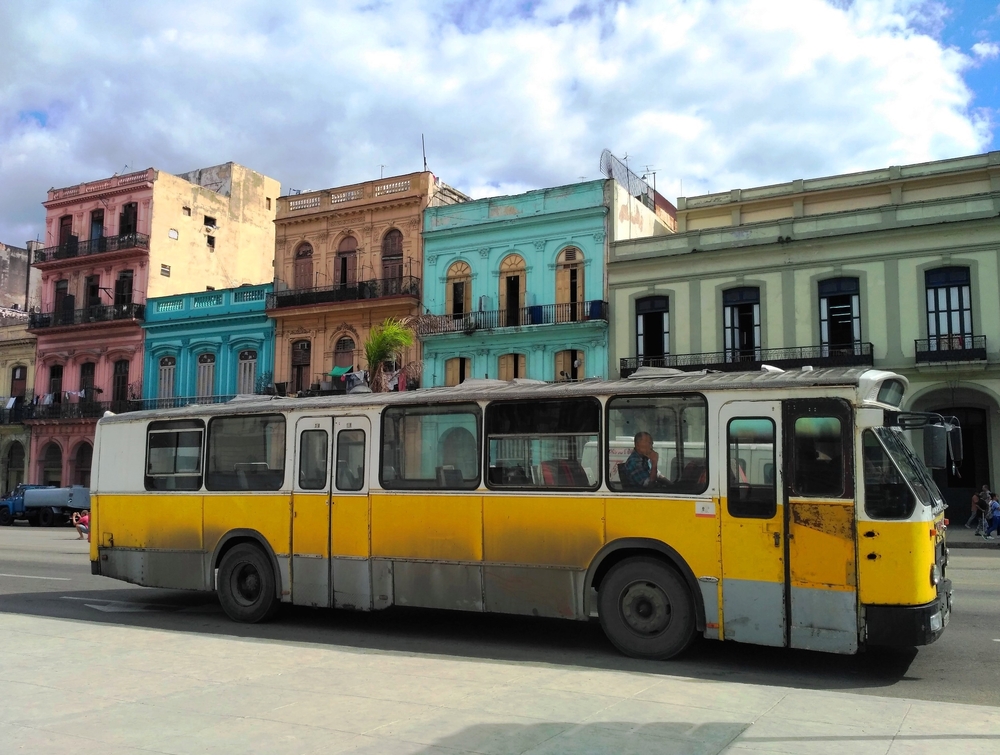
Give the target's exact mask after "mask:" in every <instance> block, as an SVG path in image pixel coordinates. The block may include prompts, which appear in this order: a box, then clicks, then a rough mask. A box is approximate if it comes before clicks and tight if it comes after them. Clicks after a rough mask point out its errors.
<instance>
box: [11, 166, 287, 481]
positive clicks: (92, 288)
mask: <svg viewBox="0 0 1000 755" xmlns="http://www.w3.org/2000/svg"><path fill="white" fill-rule="evenodd" d="M279 193H280V185H279V184H278V182H277V181H275V180H274V179H271V178H268V177H266V176H263V175H261V174H259V173H256V172H255V171H252V170H250V169H248V168H245V167H243V166H241V165H237V164H235V163H226V164H224V165H218V166H214V167H211V168H204V169H200V170H196V171H192V172H190V173H186V174H183V175H181V176H174V175H170V174H168V173H165V172H163V171H158V170H155V169H153V168H149V169H147V170H144V171H139V172H136V173H130V174H127V175H121V176H112V177H111V178H107V179H102V180H99V181H93V182H90V183H85V184H80V185H79V186H71V187H66V188H62V189H52V190H50V191H49V195H48V200H47V201H46V202H45V203H44V205H45V208H46V219H45V225H46V230H45V233H46V244H47V246H46V247H45V248H42V249H39V250H36V251H35V252H34V253H33V262H32V264H33V266H34V267H35V268H36V269H37V270H38V271H39V272H40V274H41V290H42V294H41V306H40V308H39V311H35V312H32V313H31V314H30V315H29V330H30V332H32V333H33V334H34V335H35V336H36V338H37V353H36V368H35V369H36V376H35V384H36V386H38V390H37V392H36V394H37V395H36V397H35V403H34V404H33V406H32V407H31V409H30V411H29V412H28V415H27V417H26V422H27V423H28V424H29V425H30V426H31V427H32V441H31V443H32V446H31V454H30V455H31V464H30V467H29V481H31V482H45V483H49V484H56V485H67V484H89V479H90V460H91V456H92V452H93V435H94V425H95V423H96V421H97V418H98V417H99V416H101V414H103V412H104V411H105V410H108V409H110V410H112V411H128V410H129V409H131V408H137V407H138V406H141V399H142V394H143V391H142V371H143V329H142V323H143V321H144V319H145V316H146V302H147V299H148V298H149V297H158V296H168V295H172V294H176V293H182V292H188V291H198V290H205V289H215V288H226V287H231V286H234V285H239V284H242V283H250V284H257V283H263V282H266V281H267V280H268V279H269V278H270V274H271V264H270V262H271V255H272V249H273V244H274V227H273V222H272V221H273V218H274V211H275V210H274V208H275V206H276V203H277V197H278V194H279Z"/></svg>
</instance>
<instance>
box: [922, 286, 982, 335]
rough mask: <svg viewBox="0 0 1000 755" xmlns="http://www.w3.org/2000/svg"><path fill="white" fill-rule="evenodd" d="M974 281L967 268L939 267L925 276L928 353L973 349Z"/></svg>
mask: <svg viewBox="0 0 1000 755" xmlns="http://www.w3.org/2000/svg"><path fill="white" fill-rule="evenodd" d="M971 280H972V278H971V276H970V274H969V268H967V267H939V268H936V269H935V270H928V271H927V272H925V273H924V283H925V285H926V288H927V339H928V344H927V345H928V347H929V348H928V351H951V350H956V349H971V348H972V341H973V338H972V336H973V330H972V295H971V285H970V284H971Z"/></svg>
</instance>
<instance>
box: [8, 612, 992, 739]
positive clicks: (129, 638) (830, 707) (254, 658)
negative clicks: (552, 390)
mask: <svg viewBox="0 0 1000 755" xmlns="http://www.w3.org/2000/svg"><path fill="white" fill-rule="evenodd" d="M192 618H193V619H194V617H192ZM0 636H3V637H4V638H5V639H6V642H5V648H4V650H3V654H2V655H0V694H2V695H3V698H4V699H5V700H7V701H8V703H9V704H8V705H7V709H6V712H5V715H4V717H3V719H2V723H0V752H5V753H6V752H25V753H78V754H79V755H97V754H98V753H99V754H100V755H123V754H124V753H132V754H133V755H136V754H138V753H150V752H155V753H177V754H182V753H195V752H197V753H267V755H281V754H282V753H317V754H318V753H341V752H344V753H347V752H350V753H391V754H392V755H401V754H402V755H405V754H407V753H423V754H425V755H435V754H436V755H446V754H449V753H450V754H451V755H456V754H460V753H473V752H474V753H492V754H495V755H507V754H511V755H513V754H514V753H533V754H535V755H543V754H548V753H552V754H555V753H560V754H561V753H615V755H627V754H628V753H644V754H646V753H657V754H659V753H680V754H683V755H717V754H718V753H721V752H727V753H742V752H756V753H838V754H839V753H845V752H849V753H852V754H853V753H860V754H861V755H867V754H868V753H872V754H873V755H875V754H877V755H886V753H888V754H889V755H905V754H909V753H934V754H935V755H947V754H949V753H956V754H958V753H962V755H974V754H975V753H996V752H1000V734H998V733H997V729H996V719H997V714H998V712H1000V711H998V710H997V709H994V708H987V707H976V706H973V705H955V704H945V703H932V702H924V701H915V700H902V699H897V698H889V697H877V696H872V695H858V694H851V693H839V692H817V691H808V690H799V689H789V688H784V687H770V686H764V685H751V684H735V683H731V682H725V681H714V680H709V681H706V680H695V679H689V678H682V677H671V676H664V675H663V670H664V669H665V668H669V667H668V666H665V665H663V664H656V665H655V668H656V670H657V671H658V672H659V673H631V672H622V671H608V670H601V669H594V668H582V667H578V666H567V665H557V664H541V663H515V662H508V661H504V662H500V661H492V660H482V659H472V658H455V657H442V656H433V655H424V654H417V653H404V652H388V651H371V650H368V651H366V650H358V649H356V648H345V647H340V646H334V647H330V646H321V645H314V644H308V643H290V642H274V641H266V640H244V639H236V638H230V637H221V636H218V635H211V634H197V633H193V632H192V633H181V632H168V631H162V630H152V629H140V628H133V627H124V626H119V625H113V624H99V623H85V622H77V621H64V620H56V619H47V618H36V617H28V616H22V615H17V614H0Z"/></svg>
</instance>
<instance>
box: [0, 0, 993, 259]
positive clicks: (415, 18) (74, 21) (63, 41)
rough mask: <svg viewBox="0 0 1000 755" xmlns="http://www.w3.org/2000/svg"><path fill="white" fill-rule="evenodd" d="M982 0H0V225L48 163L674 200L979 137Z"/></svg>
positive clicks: (8, 221) (296, 183)
mask: <svg viewBox="0 0 1000 755" xmlns="http://www.w3.org/2000/svg"><path fill="white" fill-rule="evenodd" d="M998 81H1000V0H947V1H944V2H942V1H939V0H605V1H603V2H602V1H601V0H466V1H465V2H461V1H459V0H428V1H425V0H365V1H359V2H350V1H348V0H343V1H340V0H296V2H294V3H275V2H273V0H266V1H265V0H213V2H211V3H206V2H204V0H172V1H171V2H170V3H162V2H148V1H146V2H143V0H138V1H137V0H131V2H121V1H120V0H94V1H90V0H62V2H54V1H53V0H4V2H2V3H0V241H3V242H6V243H8V244H12V245H17V246H23V245H24V242H25V241H26V240H28V239H35V238H41V239H42V240H43V241H44V208H43V207H42V206H41V202H43V201H44V200H45V198H46V191H47V190H48V189H49V188H50V187H62V186H71V185H74V184H78V183H82V182H86V181H93V180H97V179H99V178H104V177H107V176H110V175H113V174H115V173H123V172H130V171H133V170H142V169H145V168H147V167H155V168H158V169H160V170H164V171H167V172H170V173H180V172H185V171H189V170H192V169H194V168H198V167H205V166H209V165H215V164H219V163H224V162H227V161H230V160H232V161H235V162H239V163H242V164H243V165H246V166H248V167H250V168H253V169H254V170H257V171H260V172H262V173H265V174H267V175H269V176H272V177H274V178H276V179H278V180H279V181H280V182H281V184H282V192H283V193H286V194H287V193H289V192H290V191H291V190H295V189H298V190H303V191H305V190H309V189H323V188H329V187H335V186H342V185H345V184H351V183H356V182H360V181H366V180H371V179H373V178H378V177H379V176H380V175H385V176H389V175H395V174H403V173H408V172H412V171H416V170H420V169H421V167H422V157H421V134H423V135H424V138H425V141H426V150H427V161H428V166H429V168H430V170H432V171H433V172H434V173H435V174H436V175H438V176H439V177H440V178H441V179H442V180H443V181H445V182H446V183H448V184H451V185H452V186H455V187H456V188H459V189H460V190H462V191H465V192H466V193H468V194H470V195H471V196H474V197H477V198H478V197H484V196H493V195H497V194H509V193H518V192H522V191H527V190H530V189H534V188H541V187H548V186H558V185H561V184H566V183H573V182H575V181H579V180H581V179H594V178H598V177H600V175H601V174H600V170H599V159H600V154H601V151H602V149H604V148H609V149H610V150H611V151H612V152H613V153H615V154H616V155H617V156H618V157H621V158H626V157H627V159H628V163H629V165H630V167H632V168H633V169H634V170H635V171H636V172H637V173H640V174H643V173H646V172H647V171H648V172H649V174H650V179H651V180H653V178H652V173H654V172H655V182H656V187H657V189H658V190H659V191H660V193H661V194H663V195H664V196H666V197H667V198H668V199H670V200H671V201H676V198H677V197H678V196H692V195H696V194H703V193H707V192H712V191H726V190H729V189H732V188H745V187H750V186H760V185H766V184H770V183H778V182H783V181H790V180H793V179H796V178H811V177H820V176H828V175H834V174H838V173H847V172H852V171H859V170H868V169H875V168H881V167H885V166H888V165H903V164H909V163H916V162H923V161H928V160H938V159H944V158H949V157H957V156H960V155H967V154H975V153H980V152H986V151H990V150H997V149H1000V89H998Z"/></svg>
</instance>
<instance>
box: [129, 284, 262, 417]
mask: <svg viewBox="0 0 1000 755" xmlns="http://www.w3.org/2000/svg"><path fill="white" fill-rule="evenodd" d="M270 293H271V284H270V283H266V284H264V285H260V286H241V287H239V288H227V289H222V290H216V291H201V292H199V293H192V294H178V295H176V296H162V297H156V298H153V299H150V300H149V301H148V302H147V306H146V319H145V322H144V323H143V326H142V327H143V329H144V330H145V333H146V338H145V348H144V353H145V368H144V374H145V378H144V380H143V384H142V397H143V399H144V404H145V406H147V407H170V406H184V405H186V404H189V403H203V402H205V401H208V400H225V399H229V398H232V397H233V396H235V395H238V394H250V393H265V392H267V391H269V390H270V389H271V387H272V383H273V374H274V320H272V319H271V318H269V317H268V316H267V313H266V312H265V311H264V305H265V302H266V300H267V295H268V294H270Z"/></svg>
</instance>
